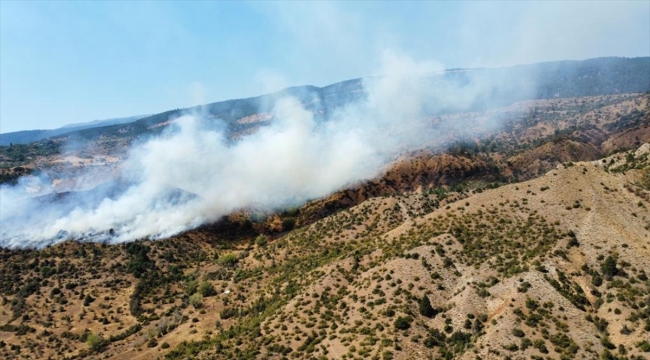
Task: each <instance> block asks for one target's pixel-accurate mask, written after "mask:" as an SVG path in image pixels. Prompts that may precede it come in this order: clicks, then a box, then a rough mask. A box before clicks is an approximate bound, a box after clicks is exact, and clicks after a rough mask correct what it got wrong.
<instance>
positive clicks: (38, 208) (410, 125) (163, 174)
mask: <svg viewBox="0 0 650 360" xmlns="http://www.w3.org/2000/svg"><path fill="white" fill-rule="evenodd" d="M381 59H382V60H381V61H382V68H381V69H380V71H378V73H381V74H386V75H384V76H378V77H373V78H369V79H366V80H364V81H363V88H364V90H365V94H366V96H364V97H363V98H362V100H359V101H356V102H354V103H351V104H347V105H345V106H342V107H341V108H339V109H336V110H335V111H334V112H333V113H332V114H331V115H329V116H328V118H327V119H323V120H321V119H317V117H316V116H315V114H314V113H312V112H310V111H308V110H306V109H305V107H304V106H303V104H301V103H300V102H299V101H298V100H296V99H295V98H293V97H284V98H282V99H280V100H279V101H277V102H275V103H274V104H273V107H272V110H271V113H272V114H273V117H274V118H273V121H272V122H271V124H270V125H268V126H263V127H261V128H260V129H259V130H258V131H257V132H255V133H254V134H252V135H247V136H245V137H243V138H241V139H239V140H237V141H232V140H231V139H228V137H227V133H226V131H225V129H224V128H223V127H222V126H218V124H217V125H215V123H214V120H206V119H205V117H204V116H203V114H201V113H200V112H197V113H188V114H186V115H184V116H182V117H181V118H178V119H176V120H175V121H174V122H173V124H172V125H170V126H169V127H168V129H167V130H166V131H165V132H163V133H162V134H161V135H159V136H157V137H154V138H152V139H150V140H148V141H146V142H144V143H142V144H140V145H138V146H136V147H134V148H133V149H131V151H130V154H129V156H128V159H127V160H126V161H125V164H124V166H123V169H122V171H121V174H120V176H119V179H117V180H115V181H111V182H109V183H106V184H104V185H101V186H100V187H98V188H96V189H95V190H93V191H91V192H87V193H77V194H75V193H70V194H65V195H63V194H55V193H52V192H51V190H48V189H51V185H50V183H51V180H50V179H47V178H45V177H43V178H38V177H30V178H24V179H21V180H20V181H19V183H18V185H16V186H13V187H8V186H2V187H0V197H1V198H2V201H0V223H1V224H2V227H1V229H0V246H3V247H13V248H23V247H42V246H47V245H50V244H54V243H57V242H61V241H65V240H67V239H74V240H78V241H104V242H108V243H122V242H127V241H133V240H137V239H142V238H149V239H161V238H165V237H169V236H172V235H175V234H178V233H180V232H183V231H186V230H189V229H192V228H196V227H198V226H200V225H202V224H205V223H209V222H211V221H215V220H218V219H219V218H221V217H222V216H224V215H227V214H230V213H232V212H234V211H237V210H240V209H246V208H265V209H282V208H286V207H289V206H295V205H299V204H302V203H304V202H305V201H307V200H309V199H314V198H318V197H322V196H325V195H327V194H329V193H331V192H333V191H336V190H338V189H341V188H343V187H345V186H349V185H351V184H354V183H356V182H359V181H363V180H365V179H369V178H372V177H373V176H376V175H377V174H378V173H379V172H380V171H381V170H382V169H383V168H384V166H385V165H386V164H387V163H389V162H390V161H391V160H393V159H395V157H396V156H398V155H399V154H401V153H403V152H404V151H408V150H414V149H418V148H422V147H424V146H431V145H441V144H443V143H444V142H445V140H446V139H448V138H449V136H450V134H452V133H454V134H461V135H463V136H474V135H478V133H479V132H480V131H485V130H489V129H492V128H494V127H495V126H498V125H499V124H498V122H495V123H490V124H488V123H486V124H476V123H470V122H469V121H463V120H461V119H462V118H454V119H455V120H453V121H451V120H449V121H442V122H441V121H440V120H439V118H438V121H435V122H434V121H433V117H434V114H441V113H445V112H458V111H467V110H471V109H473V108H475V107H476V106H477V104H478V105H485V104H484V102H485V101H486V100H485V99H484V96H485V94H494V93H495V91H497V89H498V91H499V92H500V93H502V94H504V96H510V94H513V93H515V92H516V93H517V94H518V96H521V95H522V94H525V93H528V92H532V90H533V89H534V87H533V84H532V80H531V79H527V78H526V77H525V76H520V77H518V78H517V79H511V78H510V79H506V78H502V77H500V76H498V75H499V74H498V73H497V76H495V73H494V72H490V73H482V72H480V71H478V72H472V73H471V74H469V73H468V74H465V75H464V76H459V77H453V76H452V77H449V76H438V75H439V74H442V70H443V67H442V65H440V64H437V63H434V62H416V61H413V60H411V59H410V58H408V57H407V56H404V55H401V54H399V53H395V52H385V53H383V55H382V56H381ZM490 99H491V100H490V101H494V99H495V98H494V97H491V98H490ZM501 100H504V99H500V100H499V99H497V102H498V101H501ZM39 189H40V190H39Z"/></svg>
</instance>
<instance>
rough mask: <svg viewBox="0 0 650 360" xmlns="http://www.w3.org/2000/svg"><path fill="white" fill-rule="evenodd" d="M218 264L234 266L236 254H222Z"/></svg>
mask: <svg viewBox="0 0 650 360" xmlns="http://www.w3.org/2000/svg"><path fill="white" fill-rule="evenodd" d="M219 264H221V265H225V266H235V264H237V256H235V254H233V253H228V254H225V255H222V256H221V257H220V258H219Z"/></svg>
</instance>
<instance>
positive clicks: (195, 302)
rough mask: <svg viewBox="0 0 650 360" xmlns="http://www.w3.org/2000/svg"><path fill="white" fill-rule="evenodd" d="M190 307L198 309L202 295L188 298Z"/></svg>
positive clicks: (197, 294)
mask: <svg viewBox="0 0 650 360" xmlns="http://www.w3.org/2000/svg"><path fill="white" fill-rule="evenodd" d="M190 305H192V306H194V308H195V309H198V308H200V307H201V306H202V305H203V295H201V294H199V293H196V294H194V295H192V296H190Z"/></svg>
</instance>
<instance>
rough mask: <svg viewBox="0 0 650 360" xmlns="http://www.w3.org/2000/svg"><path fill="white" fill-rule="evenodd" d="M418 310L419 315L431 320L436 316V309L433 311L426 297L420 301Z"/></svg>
mask: <svg viewBox="0 0 650 360" xmlns="http://www.w3.org/2000/svg"><path fill="white" fill-rule="evenodd" d="M419 309H420V315H422V316H425V317H428V318H433V317H435V316H436V315H437V314H438V312H437V311H436V309H434V308H433V306H431V302H430V301H429V297H428V296H426V295H424V296H422V299H420V303H419Z"/></svg>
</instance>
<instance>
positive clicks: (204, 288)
mask: <svg viewBox="0 0 650 360" xmlns="http://www.w3.org/2000/svg"><path fill="white" fill-rule="evenodd" d="M199 294H201V295H202V296H204V297H210V296H215V295H217V290H215V289H214V286H213V285H212V284H211V283H209V282H207V281H202V282H201V285H199Z"/></svg>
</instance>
